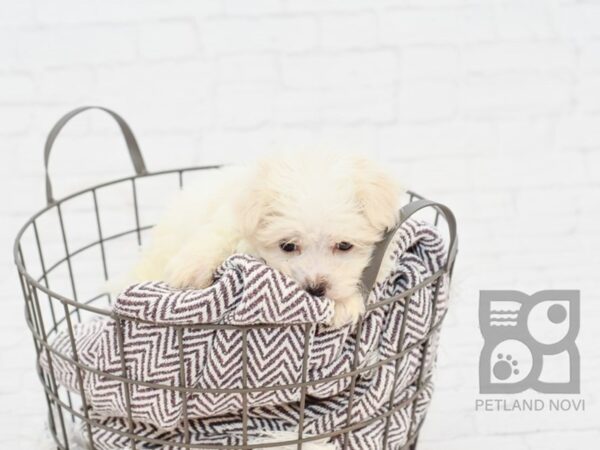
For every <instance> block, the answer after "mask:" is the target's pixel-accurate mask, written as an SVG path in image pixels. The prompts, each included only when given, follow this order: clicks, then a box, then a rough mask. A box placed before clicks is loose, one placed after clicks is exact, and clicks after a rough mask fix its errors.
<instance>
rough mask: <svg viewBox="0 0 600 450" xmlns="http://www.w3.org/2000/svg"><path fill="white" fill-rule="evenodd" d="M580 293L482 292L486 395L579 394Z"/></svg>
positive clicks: (481, 369)
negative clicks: (535, 392)
mask: <svg viewBox="0 0 600 450" xmlns="http://www.w3.org/2000/svg"><path fill="white" fill-rule="evenodd" d="M579 298H580V294H579V291H576V290H552V291H550V290H549V291H540V292H537V293H535V294H533V295H527V294H525V293H523V292H519V291H481V292H480V297H479V326H480V329H481V333H482V335H483V338H484V345H483V348H482V350H481V355H480V358H479V388H480V392H481V393H482V394H498V393H504V394H514V393H518V392H523V391H525V390H526V389H534V390H536V391H538V392H541V393H569V394H576V393H579V351H578V349H577V346H576V343H575V339H576V337H577V334H578V333H579V320H580V315H579Z"/></svg>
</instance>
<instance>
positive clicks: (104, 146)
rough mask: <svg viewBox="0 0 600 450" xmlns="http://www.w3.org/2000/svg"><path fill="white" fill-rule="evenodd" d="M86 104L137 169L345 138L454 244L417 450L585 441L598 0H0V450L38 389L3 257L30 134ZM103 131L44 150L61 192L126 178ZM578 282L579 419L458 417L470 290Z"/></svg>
mask: <svg viewBox="0 0 600 450" xmlns="http://www.w3.org/2000/svg"><path fill="white" fill-rule="evenodd" d="M82 104H101V105H106V106H109V107H112V108H114V109H115V110H117V111H118V112H120V113H122V115H123V116H124V117H126V118H127V119H128V120H129V122H130V123H131V125H132V127H133V129H134V131H136V133H137V136H138V139H139V141H140V143H141V146H142V149H143V150H144V153H145V156H146V159H147V163H148V165H149V167H150V169H163V168H170V167H179V166H187V165H192V164H201V163H212V162H228V161H236V160H250V159H253V158H255V157H256V156H257V155H259V154H263V153H265V152H266V151H269V150H276V149H279V148H284V147H292V148H302V147H333V148H342V149H351V150H360V151H366V152H369V153H371V154H372V155H373V156H374V157H377V158H380V159H381V160H383V161H386V162H387V163H388V164H389V165H390V167H391V168H393V170H395V171H396V172H397V174H398V177H399V179H400V180H401V181H402V182H403V183H404V184H405V185H406V186H408V187H411V188H414V189H415V190H418V191H420V192H422V193H424V194H426V195H428V196H430V197H432V198H435V199H438V200H440V201H443V202H446V203H447V204H449V205H450V206H451V207H452V208H453V209H454V210H455V212H456V214H457V216H458V219H459V224H460V234H461V253H460V256H459V266H458V269H457V276H456V283H455V284H456V295H455V299H454V300H455V303H454V305H453V309H452V311H451V314H450V317H449V318H448V324H447V327H446V330H445V333H444V339H443V346H442V349H441V354H440V364H439V366H440V370H439V374H438V390H437V393H436V397H435V400H434V403H433V406H432V409H431V413H430V416H429V420H428V422H427V425H426V427H425V429H424V430H423V434H422V438H421V444H420V447H419V448H421V449H423V450H427V449H430V450H433V449H435V450H439V449H443V450H449V449H461V450H465V449H480V448H483V447H485V448H488V449H490V450H496V449H506V448H511V449H524V450H552V449H561V450H566V449H573V450H575V449H577V450H581V449H583V448H592V447H593V446H594V445H596V444H597V442H598V441H599V440H600V431H599V429H598V420H597V418H598V417H599V416H600V403H599V402H600V350H599V347H598V346H597V345H596V342H597V339H598V332H597V329H598V327H597V322H598V321H599V320H600V308H598V304H599V303H598V302H599V301H600V299H599V298H598V289H599V288H600V282H599V281H598V275H597V268H598V267H599V266H600V259H599V256H598V255H599V254H600V252H599V250H600V238H598V225H599V224H600V206H599V200H600V1H595V0H494V1H492V0H203V1H201V2H198V1H193V0H172V1H169V2H166V1H160V0H130V1H127V2H123V1H120V0H102V1H100V0H87V1H81V0H55V1H52V2H49V1H41V0H19V1H12V2H11V1H8V0H0V158H1V160H0V192H2V200H3V201H2V202H0V214H1V217H2V220H1V221H0V270H1V271H2V274H3V275H4V276H3V277H2V279H1V281H0V299H1V300H2V305H3V308H4V312H3V314H1V315H0V367H2V383H0V405H1V406H0V431H1V432H0V444H1V445H0V446H1V447H2V448H23V449H33V448H37V447H36V444H33V442H34V439H35V437H36V436H37V435H38V434H39V433H38V431H39V430H41V429H42V424H43V421H44V407H45V406H44V402H43V398H42V394H41V389H40V388H39V386H38V383H37V381H36V379H35V378H36V377H35V373H34V371H33V352H32V346H31V341H30V338H29V336H28V334H27V332H26V329H25V324H24V321H23V320H22V303H21V301H22V300H21V298H20V294H19V288H18V284H17V279H16V276H15V274H14V270H13V268H12V262H11V246H12V239H13V237H14V234H15V232H16V230H17V229H18V227H19V226H20V225H21V224H22V223H23V222H24V220H25V219H26V218H27V217H28V216H29V215H30V214H31V213H32V212H33V211H35V210H36V209H38V208H39V207H41V206H42V204H43V191H42V185H43V180H42V159H41V156H42V146H43V139H44V136H45V134H46V133H47V132H48V130H49V128H50V127H51V125H52V124H53V123H54V121H55V120H56V119H57V118H58V117H59V116H60V115H61V114H62V113H64V112H66V111H67V110H69V109H70V108H73V107H75V106H78V105H82ZM115 128H116V127H115V126H114V124H111V123H110V122H109V121H108V119H107V118H106V117H104V116H102V115H100V114H92V115H90V116H88V117H79V118H77V119H76V120H74V121H73V123H72V124H71V125H69V126H68V127H67V129H66V130H65V132H64V136H61V138H60V139H59V140H58V142H57V148H56V151H55V154H54V155H53V163H52V173H53V175H54V178H55V179H56V183H55V184H56V191H57V193H58V194H59V195H60V194H63V193H67V192H69V191H71V190H74V189H76V188H78V187H84V186H87V185H89V184H91V183H93V182H95V181H99V180H104V179H108V178H112V177H117V176H121V175H125V174H128V173H130V170H131V169H130V167H129V165H128V161H127V157H126V155H125V154H124V151H123V150H124V149H123V144H122V142H121V141H120V139H119V137H118V136H117V135H116V132H115ZM493 288H508V289H520V290H524V291H529V292H533V291H536V290H540V289H546V288H580V289H582V296H583V319H582V328H581V332H580V338H579V346H580V350H581V353H582V365H583V371H582V372H583V380H584V381H583V387H582V397H583V398H585V399H586V402H587V405H586V406H587V411H586V412H585V413H582V414H579V415H577V414H567V415H563V416H556V417H547V416H546V415H544V414H537V415H535V414H519V413H514V414H508V415H498V414H492V413H488V414H484V413H475V411H474V407H473V404H474V399H475V396H476V395H477V358H478V354H479V350H480V346H481V337H480V334H479V331H478V329H477V310H476V305H477V296H478V294H477V291H478V290H479V289H493Z"/></svg>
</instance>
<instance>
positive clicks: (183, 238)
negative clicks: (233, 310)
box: [134, 153, 400, 326]
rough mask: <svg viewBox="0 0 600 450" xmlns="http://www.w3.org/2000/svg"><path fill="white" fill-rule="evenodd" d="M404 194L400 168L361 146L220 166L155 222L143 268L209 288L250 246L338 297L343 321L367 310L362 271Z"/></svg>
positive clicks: (319, 291)
mask: <svg viewBox="0 0 600 450" xmlns="http://www.w3.org/2000/svg"><path fill="white" fill-rule="evenodd" d="M399 203H400V190H399V188H398V187H397V186H396V183H395V182H394V180H393V178H392V177H391V176H389V175H388V174H386V173H385V172H384V171H383V170H382V169H380V168H379V167H377V166H376V165H375V164H374V163H372V162H370V161H368V160H366V159H364V158H361V157H357V156H347V155H343V154H334V153H321V154H312V153H311V154H307V153H296V154H286V155H283V156H282V155H279V156H270V157H268V158H265V159H264V160H262V161H260V162H259V163H258V164H256V165H255V166H252V167H245V168H244V167H237V168H236V167H231V168H227V169H220V170H215V171H212V174H211V175H210V176H207V177H206V179H205V180H204V181H203V182H202V183H201V184H200V185H198V186H195V187H192V188H186V189H185V190H184V192H183V193H182V194H181V196H180V197H179V198H178V199H177V200H176V201H175V203H174V204H173V206H172V207H171V208H170V210H169V211H168V213H167V214H166V216H165V217H164V219H163V220H162V221H161V222H160V223H159V224H158V225H157V226H156V227H155V229H154V232H153V240H152V244H151V245H150V247H149V248H148V249H147V250H146V251H145V252H144V253H143V256H142V259H141V261H140V262H139V264H138V265H137V267H136V268H135V270H134V278H135V280H136V281H147V280H163V281H166V282H167V283H168V284H170V285H172V286H174V287H179V288H187V287H194V288H203V287H206V286H208V285H210V284H211V282H212V279H213V272H214V270H215V269H216V268H217V266H218V265H219V264H220V263H221V262H222V261H223V260H225V259H226V258H227V257H228V256H230V255H231V254H233V253H236V252H241V253H248V254H251V255H254V256H257V257H260V258H263V259H264V260H265V261H266V262H267V264H269V265H270V266H272V267H274V268H276V269H278V270H280V271H281V272H282V273H284V274H286V275H288V276H290V277H292V278H294V279H295V280H296V281H298V282H299V283H301V285H302V286H303V287H304V288H305V289H306V290H307V291H308V292H309V293H311V294H313V295H316V296H327V297H329V298H330V299H332V300H334V302H335V315H334V318H333V323H332V325H334V326H341V325H343V324H346V323H349V322H354V321H356V319H357V318H358V317H359V315H360V314H361V313H362V312H363V310H364V302H363V297H362V294H361V288H360V279H361V274H362V272H363V270H364V268H365V267H366V266H367V265H368V264H369V261H370V258H371V254H372V251H373V249H374V244H375V243H376V242H377V241H379V240H380V239H381V238H382V236H383V234H384V232H385V230H386V229H388V228H391V227H393V226H394V225H395V223H396V221H397V213H398V208H399Z"/></svg>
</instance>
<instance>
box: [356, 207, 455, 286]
mask: <svg viewBox="0 0 600 450" xmlns="http://www.w3.org/2000/svg"><path fill="white" fill-rule="evenodd" d="M427 207H433V208H435V209H436V210H437V211H438V212H439V213H440V214H441V215H442V216H444V219H446V223H447V225H448V232H449V234H450V242H449V245H448V257H447V258H446V265H445V269H446V270H447V271H452V267H453V265H454V259H455V258H456V252H457V251H458V240H457V237H456V218H455V217H454V214H453V213H452V211H451V210H450V208H448V207H447V206H446V205H443V204H441V203H437V202H434V201H431V200H427V199H422V200H415V201H413V202H410V203H408V204H407V205H404V206H403V207H402V208H401V209H400V211H399V217H400V219H399V221H398V225H396V227H395V228H393V229H391V230H388V231H387V232H386V234H385V236H384V238H383V239H382V240H381V241H379V242H378V243H377V245H376V246H375V251H374V252H373V257H372V258H371V263H370V264H369V265H368V266H367V268H366V269H365V270H364V271H363V274H362V286H363V289H364V292H365V296H368V295H369V293H370V292H371V290H372V289H373V286H374V285H375V281H376V280H377V275H378V274H379V269H380V268H381V262H382V261H383V257H384V255H385V252H386V250H387V248H388V246H389V244H390V242H391V241H392V238H393V237H394V235H395V234H396V231H398V229H399V228H400V227H401V226H402V224H403V223H404V222H405V221H406V220H407V219H408V218H409V217H411V216H412V215H413V214H415V213H416V212H417V211H419V210H421V209H423V208H427Z"/></svg>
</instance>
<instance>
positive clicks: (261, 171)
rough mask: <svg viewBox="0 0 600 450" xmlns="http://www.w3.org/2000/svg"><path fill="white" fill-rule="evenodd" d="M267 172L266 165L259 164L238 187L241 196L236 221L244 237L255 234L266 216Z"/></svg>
mask: <svg viewBox="0 0 600 450" xmlns="http://www.w3.org/2000/svg"><path fill="white" fill-rule="evenodd" d="M267 170H268V167H267V165H266V164H262V163H261V164H259V165H258V166H257V167H254V168H252V169H251V170H250V171H249V172H248V173H247V174H245V179H244V180H243V181H242V182H241V183H240V185H239V186H238V189H240V195H239V196H238V198H237V202H236V203H237V204H236V205H235V210H236V219H237V220H238V221H239V226H240V230H241V232H242V234H243V235H244V236H250V235H252V234H254V233H255V231H256V230H257V229H258V227H259V225H260V223H261V221H262V219H263V217H264V216H265V214H266V207H267V196H266V191H267V188H266V184H265V179H266V176H267Z"/></svg>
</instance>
